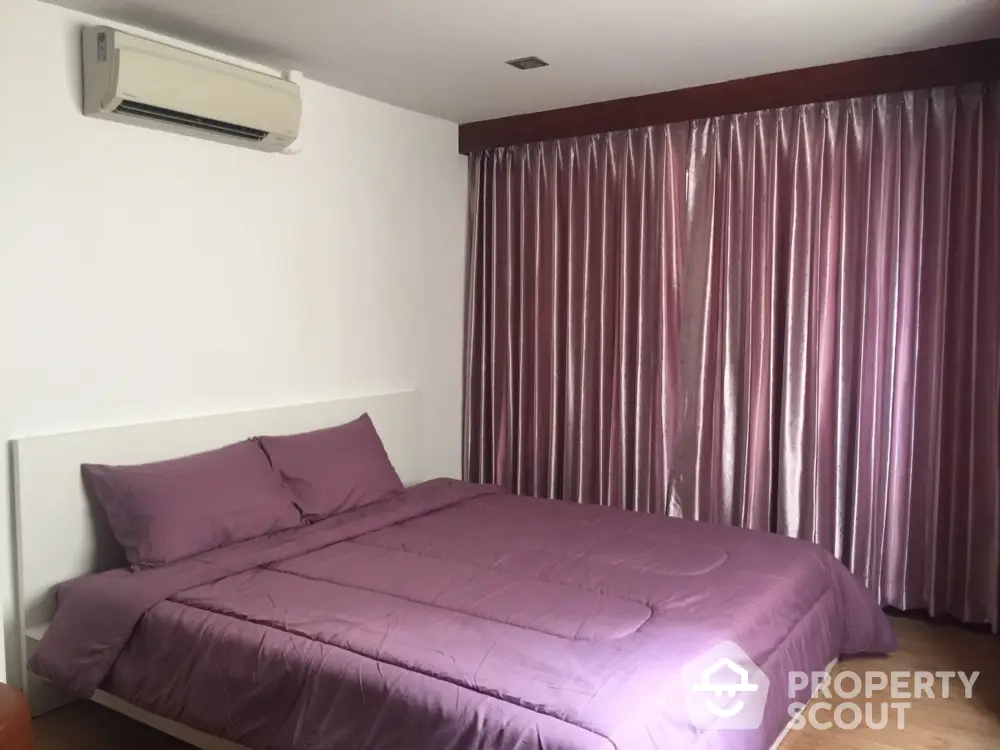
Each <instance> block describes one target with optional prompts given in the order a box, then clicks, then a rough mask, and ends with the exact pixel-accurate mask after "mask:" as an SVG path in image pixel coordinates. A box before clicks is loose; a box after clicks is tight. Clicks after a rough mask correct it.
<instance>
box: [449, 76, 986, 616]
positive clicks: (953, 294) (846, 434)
mask: <svg viewBox="0 0 1000 750" xmlns="http://www.w3.org/2000/svg"><path fill="white" fill-rule="evenodd" d="M471 183H472V184H471V193H470V194H471V202H472V204H471V219H470V258H469V282H468V309H467V352H466V396H465V473H466V476H467V478H469V479H471V480H473V481H482V482H496V483H499V484H503V485H505V486H507V487H509V488H511V489H513V490H515V491H517V492H521V493H526V494H535V495H545V496H551V497H560V498H564V499H567V500H575V501H579V502H586V503H600V504H605V505H614V506H618V507H622V508H628V509H632V510H641V511H646V512H656V513H670V514H673V515H678V516H683V517H687V518H693V519H699V520H705V521H712V522H721V523H729V524H736V525H742V526H746V527H750V528H755V529H762V530H768V531H773V532H779V533H782V534H788V535H791V536H797V537H801V538H804V539H810V540H812V541H815V542H817V543H818V544H821V545H822V546H824V547H826V548H827V549H829V550H831V551H833V552H834V553H836V554H837V555H838V556H839V557H840V558H841V559H842V560H844V562H845V563H846V564H847V565H849V566H850V568H851V569H852V571H854V573H855V574H857V575H858V576H859V577H861V578H862V579H864V580H865V582H866V583H867V584H868V586H869V587H870V588H871V589H872V590H873V591H875V592H876V593H877V594H878V595H879V597H880V599H881V601H882V603H883V604H885V605H892V606H896V607H899V608H901V609H927V610H929V611H930V612H931V613H932V614H941V613H949V614H953V615H956V616H958V617H959V618H961V619H963V620H966V621H970V622H992V623H993V624H994V626H995V627H996V626H997V625H998V624H1000V612H998V607H1000V223H998V218H997V213H998V211H1000V194H998V189H1000V86H998V85H993V84H991V85H988V86H982V85H974V86H965V87H958V88H941V89H934V90H931V91H920V92H911V93H905V94H893V95H886V96H879V97H872V98H865V99H855V100H850V101H842V102H832V103H826V104H814V105H807V106H802V107H791V108H785V109H780V110H773V111H767V112H757V113H750V114H744V115H736V116H729V117H720V118H714V119H710V120H699V121H695V122H692V123H682V124H675V125H669V126H664V127H657V128H644V129H640V130H634V131H629V132H622V133H614V134H608V135H602V136H596V137H591V138H580V139H572V140H565V141H556V142H550V143H544V144H534V145H530V146H524V147H513V148H500V149H493V150H490V151H488V152H485V153H482V154H480V155H478V157H477V158H475V159H474V160H473V162H472V166H471Z"/></svg>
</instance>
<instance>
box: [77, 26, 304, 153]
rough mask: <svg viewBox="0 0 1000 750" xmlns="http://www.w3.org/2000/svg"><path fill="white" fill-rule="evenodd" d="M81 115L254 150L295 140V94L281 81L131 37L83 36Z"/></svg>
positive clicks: (111, 33)
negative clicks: (82, 100)
mask: <svg viewBox="0 0 1000 750" xmlns="http://www.w3.org/2000/svg"><path fill="white" fill-rule="evenodd" d="M83 99H84V102H83V113H84V114H85V115H87V116H89V117H98V118H100V119H102V120H114V121H117V122H125V123H129V124H132V125H141V126H143V127H147V128H155V129H157V130H166V131H169V132H172V133H181V134H184V135H193V136H196V137H198V138H207V139H209V140H213V141H219V142H221V143H230V144H233V145H236V146H244V147H246V148H253V149H257V150H259V151H283V150H284V149H286V148H288V147H289V146H290V145H292V143H293V142H294V141H295V139H296V138H298V135H299V127H300V125H301V121H302V98H301V94H300V92H299V87H298V85H296V84H295V83H292V82H291V81H286V80H285V79H283V78H277V77H275V76H269V75H266V74H264V73H258V72H256V71H252V70H247V69H245V68H240V67H238V66H236V65H231V64H229V63H225V62H222V61H220V60H213V59H212V58H209V57H205V56H203V55H197V54H194V53H193V52H187V51H185V50H181V49H178V48H176V47H171V46H169V45H166V44H159V43H157V42H153V41H150V40H148V39H142V38H140V37H136V36H132V35H131V34H126V33H124V32H121V31H118V30H116V29H112V28H108V27H107V26H95V27H91V28H87V29H84V31H83Z"/></svg>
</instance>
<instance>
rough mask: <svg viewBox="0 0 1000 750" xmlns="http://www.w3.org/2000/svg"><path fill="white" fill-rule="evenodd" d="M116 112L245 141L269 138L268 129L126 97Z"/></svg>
mask: <svg viewBox="0 0 1000 750" xmlns="http://www.w3.org/2000/svg"><path fill="white" fill-rule="evenodd" d="M115 112H116V113H120V114H126V115H132V116H133V117H144V118H146V119H149V120H157V121H158V122H170V123H174V124H176V125H185V126H187V127H189V128H194V129H195V130H203V131H205V132H208V133H218V134H220V135H225V136H229V137H230V138H240V139H242V140H245V141H257V142H260V141H263V140H264V139H265V138H267V131H264V130H257V129H256V128H246V127H243V126H242V125H233V124H232V123H230V122H222V121H221V120H213V119H211V118H209V117H199V116H197V115H189V114H186V113H184V112H175V111H174V110H172V109H164V108H163V107H154V106H153V105H151V104H142V103H141V102H133V101H129V100H128V99H126V100H125V101H123V102H122V103H121V104H119V105H118V107H117V108H115Z"/></svg>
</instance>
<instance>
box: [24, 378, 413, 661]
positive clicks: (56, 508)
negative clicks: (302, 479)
mask: <svg viewBox="0 0 1000 750" xmlns="http://www.w3.org/2000/svg"><path fill="white" fill-rule="evenodd" d="M365 412H368V413H369V414H370V415H371V418H372V421H373V422H374V423H375V426H376V428H377V429H378V431H379V434H380V435H381V436H382V440H383V442H384V443H385V447H386V450H387V451H388V453H389V457H390V458H391V459H392V462H393V464H394V465H395V467H396V470H397V471H398V472H399V475H400V477H402V479H403V481H404V482H405V483H406V484H413V483H415V482H418V481H421V480H423V479H425V478H426V477H424V476H423V466H422V463H423V462H422V449H421V446H422V435H421V425H420V416H421V413H422V412H421V403H420V395H419V394H418V393H417V392H415V391H407V392H401V393H386V394H379V395H372V396H360V397H357V398H348V399H343V400H338V401H329V402H324V403H316V404H303V405H299V406H286V407H279V408H274V409H266V410H263V411H244V412H237V413H233V414H219V415H214V416H206V417H196V418H192V419H179V420H175V421H170V422H159V423H150V424H140V425H132V426H126V427H110V428H105V429H98V430H88V431H85V432H72V433H67V434H63V435H46V436H41V437H26V438H21V439H18V440H14V441H13V443H12V458H13V477H14V504H15V518H16V521H15V544H16V550H17V552H16V555H17V580H18V596H17V599H18V605H19V612H18V618H19V621H20V625H21V628H20V630H21V639H20V641H21V642H20V643H19V644H18V645H19V646H20V647H21V649H22V654H24V653H25V652H24V649H25V641H24V634H25V632H26V631H27V630H28V629H31V628H36V627H38V626H42V625H44V624H45V623H48V622H49V620H51V618H52V616H53V614H54V610H55V599H54V587H55V586H56V585H57V584H59V583H62V582H63V581H66V580H69V579H71V578H76V577H78V576H82V575H85V574H87V573H93V572H96V571H99V570H105V569H108V568H112V567H116V566H117V565H120V564H122V557H121V552H120V549H119V547H118V545H117V543H116V542H115V541H114V540H113V538H112V537H111V535H110V533H109V532H108V529H107V526H106V523H105V521H104V519H103V516H102V514H101V512H100V510H99V509H97V508H94V507H93V505H92V503H91V502H90V501H89V500H88V498H87V496H86V493H85V492H84V489H83V483H82V481H81V478H80V464H83V463H103V464H135V463H144V462H147V461H157V460H162V459H168V458H176V457H179V456H184V455H187V454H190V453H197V452H199V451H204V450H209V449H211V448H218V447H221V446H223V445H226V444H228V443H233V442H236V441H239V440H242V439H244V438H248V437H253V436H255V435H263V434H278V435H280V434H290V433H295V432H305V431H308V430H314V429H318V428H321V427H329V426H333V425H337V424H343V423H344V422H348V421H350V420H352V419H354V418H356V417H358V416H360V415H361V414H363V413H365Z"/></svg>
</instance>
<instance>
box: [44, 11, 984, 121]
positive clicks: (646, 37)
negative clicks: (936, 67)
mask: <svg viewBox="0 0 1000 750" xmlns="http://www.w3.org/2000/svg"><path fill="white" fill-rule="evenodd" d="M55 1H56V4H58V5H63V6H66V7H69V8H74V9H77V10H82V11H85V12H88V13H93V14H95V15H99V16H104V17H106V18H110V19H112V20H118V21H121V22H123V23H127V24H132V25H136V26H141V27H144V28H148V29H151V30H153V31H157V32H160V33H163V34H168V35H172V36H175V37H179V38H181V39H184V40H186V41H189V42H194V43H196V44H201V45H206V46H209V47H214V48H217V49H219V50H220V51H223V52H227V53H230V54H234V55H238V56H241V57H246V58H250V59H253V60H256V61H259V62H262V63H266V64H270V65H274V66H276V67H286V68H292V69H297V70H302V71H303V72H304V73H305V74H306V76H307V77H309V78H312V79H315V80H318V81H322V82H324V83H328V84H330V85H332V86H337V87H339V88H343V89H347V90H349V91H354V92H357V93H359V94H364V95H366V96H369V97H372V98H374V99H380V100H383V101H386V102H390V103H392V104H397V105H399V106H401V107H406V108H408V109H413V110H417V111H419V112H425V113H427V114H431V115H436V116H438V117H442V118H445V119H448V120H452V121H454V122H459V123H464V122H471V121H475V120H482V119H488V118H493V117H501V116H504V115H512V114H519V113H523V112H534V111H538V110H543V109H552V108H555V107H564V106H570V105H575V104H585V103H588V102H594V101H603V100H607V99H614V98H618V97H623V96H634V95H637V94H648V93H653V92H657V91H666V90H670V89H677V88H684V87H687V86H696V85H700V84H705V83H714V82H717V81H724V80H730V79H734V78H746V77H748V76H754V75H760V74H763V73H773V72H777V71H781V70H791V69H794V68H802V67H808V66H811V65H822V64H825V63H832V62H841V61H844V60H852V59H857V58H862V57H873V56H876V55H886V54H892V53H897V52H908V51H912V50H919V49H927V48H930V47H939V46H943V45H948V44H956V43H959V42H966V41H973V40H979V39H986V38H993V37H1000V0H503V1H502V2H501V1H499V0H55ZM529 55H537V56H539V57H542V58H544V59H545V60H547V61H548V62H549V63H551V66H550V67H548V68H542V69H540V70H534V71H526V72H522V71H518V70H515V69H513V68H511V67H508V66H506V65H504V61H506V60H509V59H512V58H516V57H526V56H529Z"/></svg>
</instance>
